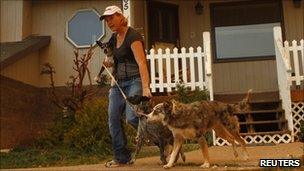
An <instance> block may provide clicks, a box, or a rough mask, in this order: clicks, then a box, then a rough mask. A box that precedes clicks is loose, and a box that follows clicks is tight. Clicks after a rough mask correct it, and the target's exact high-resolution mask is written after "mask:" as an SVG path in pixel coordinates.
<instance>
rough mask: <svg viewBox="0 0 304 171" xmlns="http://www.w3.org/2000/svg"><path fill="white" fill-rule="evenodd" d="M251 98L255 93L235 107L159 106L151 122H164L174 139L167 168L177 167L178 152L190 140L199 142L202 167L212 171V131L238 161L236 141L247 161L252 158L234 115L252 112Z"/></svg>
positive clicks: (213, 103)
mask: <svg viewBox="0 0 304 171" xmlns="http://www.w3.org/2000/svg"><path fill="white" fill-rule="evenodd" d="M250 94H251V90H249V91H248V93H247V97H246V98H245V99H244V100H242V101H241V102H239V103H238V104H235V105H232V104H226V103H222V102H216V101H199V102H194V103H190V104H183V103H180V102H177V101H174V100H173V101H171V102H164V103H161V104H158V105H156V106H155V107H154V108H153V111H152V112H151V113H150V114H148V115H147V118H148V122H153V121H162V122H163V124H164V125H166V126H168V128H169V129H170V130H171V131H172V133H173V137H174V146H173V151H172V153H171V156H170V160H169V162H168V164H167V165H164V168H171V167H173V164H174V161H175V160H176V156H177V154H178V151H179V150H180V148H181V146H182V144H183V143H184V141H185V140H187V139H197V140H198V142H199V144H200V146H201V149H202V152H203V156H204V163H203V165H201V167H204V168H209V167H210V163H209V154H208V145H207V142H206V139H205V137H204V135H205V133H206V132H207V131H209V130H211V129H213V130H214V131H215V132H216V134H217V135H218V136H220V137H222V138H224V139H226V140H227V141H228V142H230V143H231V144H232V147H233V151H234V155H235V157H237V156H238V153H237V152H236V149H235V147H236V143H235V141H236V142H238V144H240V145H241V147H242V150H243V153H244V158H245V159H246V160H247V159H248V158H249V157H248V152H247V150H246V148H245V141H244V140H243V139H242V138H241V137H240V135H239V131H240V126H239V122H238V120H237V118H236V117H235V116H234V115H233V113H235V112H240V111H248V109H249V105H248V100H249V97H250Z"/></svg>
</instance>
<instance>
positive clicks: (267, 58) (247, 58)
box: [210, 0, 285, 63]
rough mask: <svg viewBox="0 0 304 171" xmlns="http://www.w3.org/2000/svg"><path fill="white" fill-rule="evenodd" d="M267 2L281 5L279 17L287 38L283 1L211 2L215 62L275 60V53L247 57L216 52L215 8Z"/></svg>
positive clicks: (212, 42)
mask: <svg viewBox="0 0 304 171" xmlns="http://www.w3.org/2000/svg"><path fill="white" fill-rule="evenodd" d="M265 3H278V5H279V16H278V17H279V19H280V24H281V28H282V36H283V39H284V38H285V29H284V17H283V6H282V2H281V1H278V0H258V1H255V0H250V1H240V2H222V3H210V26H211V45H212V54H213V63H227V62H244V61H259V60H275V55H271V56H268V55H267V56H247V57H238V58H224V59H223V58H217V52H216V35H215V27H216V26H215V24H214V22H213V21H214V18H215V17H214V16H215V13H214V9H215V8H216V7H219V6H223V7H225V6H235V7H238V6H243V5H258V4H265ZM266 23H267V22H266ZM266 23H264V22H257V23H251V24H266ZM241 25H248V24H246V23H244V24H239V25H229V26H241Z"/></svg>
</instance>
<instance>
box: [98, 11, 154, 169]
mask: <svg viewBox="0 0 304 171" xmlns="http://www.w3.org/2000/svg"><path fill="white" fill-rule="evenodd" d="M103 19H104V20H105V21H106V23H107V26H108V27H109V28H110V29H111V30H112V31H113V32H114V33H113V34H112V37H111V39H110V40H109V42H110V43H112V44H113V47H114V48H113V54H114V63H110V62H108V61H105V62H104V65H106V66H107V67H114V70H113V71H114V72H113V74H114V77H115V78H116V80H117V82H118V84H119V86H120V87H121V88H122V90H123V91H124V93H125V94H126V96H128V97H130V96H134V95H143V96H147V97H151V96H152V95H151V92H150V88H149V73H148V68H147V61H146V56H145V52H144V47H143V39H142V37H141V35H140V34H139V33H138V32H136V31H135V30H134V29H133V28H131V27H128V22H127V19H126V18H125V17H124V16H123V14H122V11H121V9H120V8H119V7H117V6H109V7H107V8H106V9H105V12H104V13H103V15H102V16H101V17H100V20H103ZM123 113H125V114H126V119H127V121H128V123H129V124H131V125H132V126H133V127H134V128H135V129H137V125H138V118H137V117H136V115H135V114H134V111H133V110H132V109H131V108H130V106H129V105H128V104H126V101H125V99H124V98H123V96H122V94H121V92H120V90H119V88H118V87H117V85H112V87H111V89H110V93H109V129H110V134H111V137H112V147H113V152H114V158H113V160H112V161H109V162H107V163H106V164H105V165H106V167H117V166H119V165H121V164H131V152H130V150H129V149H128V147H127V139H126V136H125V133H124V132H123V129H122V125H121V118H122V115H123Z"/></svg>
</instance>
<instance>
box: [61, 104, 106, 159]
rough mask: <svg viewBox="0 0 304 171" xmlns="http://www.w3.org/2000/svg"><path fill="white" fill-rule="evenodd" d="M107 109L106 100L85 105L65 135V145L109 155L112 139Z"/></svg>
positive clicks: (77, 113) (76, 114)
mask: <svg viewBox="0 0 304 171" xmlns="http://www.w3.org/2000/svg"><path fill="white" fill-rule="evenodd" d="M107 108H108V101H107V99H105V98H103V99H98V100H96V101H94V102H90V103H87V104H85V105H84V107H83V109H82V110H81V111H78V112H76V113H75V121H74V122H73V123H72V125H71V127H70V129H69V130H68V132H66V133H65V134H64V144H66V145H67V146H69V147H73V148H76V149H79V150H83V151H85V152H93V153H101V154H104V155H107V154H109V153H110V148H111V139H110V135H109V129H108V110H107Z"/></svg>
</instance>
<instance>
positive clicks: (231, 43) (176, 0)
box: [0, 0, 304, 148]
mask: <svg viewBox="0 0 304 171" xmlns="http://www.w3.org/2000/svg"><path fill="white" fill-rule="evenodd" d="M109 5H118V6H121V7H122V9H123V10H124V13H125V15H126V16H128V19H129V24H130V25H131V26H133V27H134V28H135V29H136V30H138V31H139V32H140V33H141V34H142V35H143V36H144V38H145V46H146V49H147V51H148V54H150V56H148V58H149V60H150V61H152V60H151V57H152V58H153V55H152V56H151V53H150V52H151V51H150V49H151V48H154V49H155V50H156V51H157V49H158V48H162V49H165V48H169V49H170V50H168V51H169V52H168V53H169V54H171V53H172V54H174V51H173V48H174V47H176V48H177V50H176V53H180V54H182V53H184V54H187V55H186V56H189V55H188V54H190V53H191V52H189V48H190V47H193V48H194V53H195V54H197V55H199V54H200V53H198V51H197V47H201V48H202V51H201V52H202V53H201V55H203V56H204V62H206V60H207V57H208V61H207V62H208V66H207V67H206V65H205V64H203V63H202V62H201V63H200V64H201V65H202V66H203V65H204V67H203V68H201V69H202V71H204V74H208V76H209V78H210V79H208V80H209V81H208V85H207V84H206V87H207V88H209V89H211V90H212V94H211V96H212V97H213V99H215V100H221V101H225V102H235V101H238V100H240V99H241V98H242V97H243V94H244V93H245V92H247V90H248V89H253V90H254V92H255V94H254V101H253V102H254V103H255V104H254V105H256V106H257V110H258V109H259V108H261V109H262V110H259V111H255V114H250V115H246V114H245V115H244V114H240V119H241V122H242V127H241V128H242V131H243V136H244V138H245V139H246V141H247V143H269V142H276V143H277V142H291V141H293V137H294V131H293V130H292V129H291V127H290V125H293V123H292V121H290V120H287V119H286V116H287V115H288V116H291V115H292V114H291V113H290V112H289V113H288V114H286V113H285V111H284V110H283V108H282V94H281V90H280V87H279V83H278V80H279V78H278V68H277V66H278V65H277V61H278V60H277V59H276V56H277V55H276V50H275V49H276V48H275V43H274V37H273V35H274V33H273V27H275V26H280V27H281V28H282V40H288V41H290V42H291V41H292V40H296V41H298V42H299V41H300V40H301V39H303V34H304V33H303V30H304V23H303V20H304V1H303V0H286V1H285V0H262V1H261V0H188V1H184V0H143V1H137V0H122V1H121V0H117V1H101V0H100V1H93V0H87V1H48V0H44V1H38V0H32V1H30V0H29V1H25V0H20V1H17V0H16V1H1V63H0V64H1V117H0V119H1V148H9V147H11V146H12V145H15V144H18V143H25V144H26V143H27V142H31V140H32V138H33V136H36V134H37V133H39V131H42V130H43V129H44V128H45V124H47V123H48V122H50V118H51V113H50V111H51V109H50V108H51V105H50V103H49V102H48V101H47V99H46V92H45V90H46V89H47V87H49V80H48V78H47V77H45V76H43V75H40V70H41V67H42V65H43V64H44V63H45V62H49V63H51V64H52V65H53V66H54V67H55V69H56V74H55V77H54V81H55V83H56V86H57V87H62V86H64V85H65V83H66V81H67V78H68V77H69V76H70V75H72V74H73V70H72V65H73V61H72V59H73V56H74V54H73V50H74V49H75V48H78V49H79V51H80V53H85V52H86V51H87V49H88V48H87V47H89V46H90V44H92V43H93V44H94V42H95V40H102V41H107V40H108V39H109V38H110V36H111V31H110V30H109V29H108V28H107V27H106V26H105V23H103V22H100V21H98V16H99V15H100V14H102V12H103V10H104V9H105V7H106V6H109ZM90 21H96V22H90ZM83 26H90V27H83ZM203 32H206V33H204V36H203ZM208 35H209V38H208ZM204 42H205V43H204ZM182 47H185V49H184V50H182V49H181V48H182ZM183 51H184V52H183ZM190 51H191V50H190ZM188 52H189V53H188ZM161 53H163V54H166V52H165V51H164V50H163V51H161ZM155 54H159V53H158V51H157V52H155ZM206 55H207V56H206ZM208 55H209V56H208ZM156 56H157V55H156ZM158 56H159V55H158ZM302 56H303V50H302ZM196 57H197V59H195V60H193V61H194V63H196V64H195V65H196V66H197V67H196V68H195V69H193V71H191V72H192V73H196V74H194V76H193V77H192V80H193V79H196V80H197V79H200V75H199V73H200V71H201V70H200V66H201V65H199V64H197V63H198V62H197V61H199V60H200V59H199V57H198V56H196ZM201 57H202V56H201ZM102 60H103V52H102V51H101V50H100V49H95V50H94V55H93V58H92V61H91V63H90V64H89V68H90V71H91V74H92V75H97V73H98V71H99V68H100V63H101V61H102ZM181 60H182V59H181ZM162 61H163V60H162ZM299 62H302V65H303V58H302V61H301V60H300V61H299ZM169 63H170V62H169ZM171 63H174V62H173V61H172V62H171ZM178 63H183V62H182V61H181V62H178ZM184 63H185V65H184V66H183V65H182V64H181V65H179V66H178V67H177V68H178V69H179V70H182V71H183V70H185V69H186V70H187V68H190V66H191V63H192V62H191V59H189V61H188V60H186V61H185V62H184ZM157 65H158V67H155V70H156V71H157V73H155V74H158V76H157V77H159V78H162V79H160V80H159V81H160V82H159V81H156V82H155V84H156V83H163V84H162V85H161V86H162V87H163V88H164V85H169V84H165V83H166V81H163V79H164V78H165V79H166V80H167V78H170V77H171V75H170V74H168V73H170V72H167V71H166V68H168V67H170V65H169V64H168V65H167V63H166V64H165V63H164V64H163V65H160V64H159V63H157ZM186 65H187V66H186ZM173 68H174V67H171V70H172V73H175V75H177V74H176V70H175V71H173ZM207 68H209V69H208V71H207V72H205V70H206V69H207ZM162 70H165V72H164V73H162V72H163V71H162ZM183 72H184V71H183ZM191 72H190V73H191ZM299 74H300V75H302V76H303V67H302V68H301V67H300V69H299ZM152 75H153V74H152ZM175 75H174V76H173V77H175ZM211 76H212V77H211ZM152 77H154V76H152ZM155 77H156V76H155ZM182 77H183V78H187V74H184V73H183V74H182ZM301 78H302V77H301ZM152 80H153V79H152ZM175 80H177V79H175ZM202 80H203V79H202ZM168 81H170V80H167V83H168ZM204 81H205V80H204ZM86 83H87V84H88V80H86ZM155 84H153V83H152V84H151V88H153V86H154V85H155ZM167 87H168V86H167ZM289 87H290V86H289ZM291 88H294V89H296V91H293V92H298V93H295V94H296V95H297V96H298V97H299V98H298V99H296V101H297V102H295V103H292V104H293V105H295V104H296V106H297V115H299V117H300V118H302V120H303V115H304V114H303V110H304V109H303V101H304V95H303V93H304V92H303V78H302V80H301V81H300V85H298V86H295V85H294V86H291ZM161 89H162V88H161ZM169 89H170V88H169ZM164 90H166V91H168V89H167V88H166V87H165V88H164ZM158 91H159V88H158ZM288 93H289V94H290V91H289V92H288ZM20 101H21V102H20ZM283 101H284V100H283ZM284 103H285V102H284ZM289 103H291V101H290V102H289ZM253 113H254V112H253ZM291 120H292V119H291ZM298 120H300V119H298ZM297 124H298V127H299V121H297ZM261 132H262V133H261ZM11 135H14V136H11ZM216 141H217V142H218V143H217V145H223V144H225V143H226V142H225V141H224V140H221V139H217V140H216Z"/></svg>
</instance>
